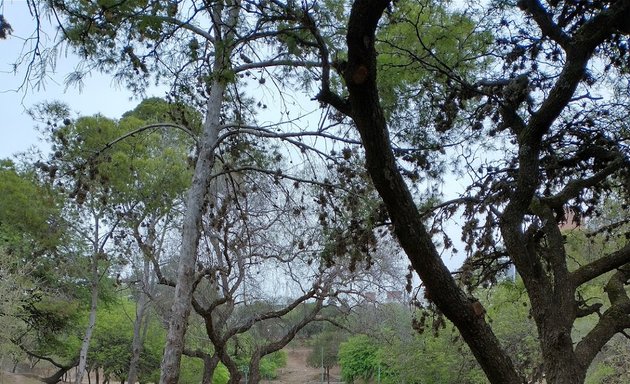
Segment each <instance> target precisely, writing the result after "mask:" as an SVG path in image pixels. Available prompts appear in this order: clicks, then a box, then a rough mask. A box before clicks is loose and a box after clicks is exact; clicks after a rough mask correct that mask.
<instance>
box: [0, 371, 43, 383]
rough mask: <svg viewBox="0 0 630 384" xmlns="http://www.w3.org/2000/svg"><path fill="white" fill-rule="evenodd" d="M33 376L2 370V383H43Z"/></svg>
mask: <svg viewBox="0 0 630 384" xmlns="http://www.w3.org/2000/svg"><path fill="white" fill-rule="evenodd" d="M31 376H32V375H22V374H18V373H11V372H6V371H0V384H41V381H39V380H38V379H36V378H34V377H31Z"/></svg>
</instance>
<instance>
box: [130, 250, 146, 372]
mask: <svg viewBox="0 0 630 384" xmlns="http://www.w3.org/2000/svg"><path fill="white" fill-rule="evenodd" d="M150 272H151V268H150V261H149V259H148V258H147V257H145V258H144V266H143V276H142V285H143V287H142V289H141V290H140V297H139V298H138V304H137V306H136V318H135V320H134V323H133V341H132V342H131V360H130V361H129V373H128V374H127V383H129V384H134V383H135V382H136V381H137V380H138V364H139V362H140V354H141V353H142V345H143V343H144V337H143V336H144V335H143V332H142V323H143V321H144V318H145V313H146V308H147V305H148V302H149V297H148V295H147V294H146V290H147V289H148V287H149V284H148V282H149V273H150Z"/></svg>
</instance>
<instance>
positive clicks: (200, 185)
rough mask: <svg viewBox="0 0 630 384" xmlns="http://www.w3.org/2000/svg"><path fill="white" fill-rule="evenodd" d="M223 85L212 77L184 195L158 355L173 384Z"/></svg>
mask: <svg viewBox="0 0 630 384" xmlns="http://www.w3.org/2000/svg"><path fill="white" fill-rule="evenodd" d="M225 88H226V84H225V83H224V82H220V81H214V82H213V84H212V87H211V90H210V96H209V98H208V103H207V115H206V120H205V123H204V133H203V139H202V141H201V143H200V145H201V147H200V149H199V157H198V159H197V164H196V166H195V173H194V176H193V181H192V185H191V186H190V189H189V190H188V197H187V199H186V213H185V217H184V226H183V230H182V244H181V251H180V256H179V267H178V270H177V285H176V286H175V297H174V299H173V306H172V307H171V314H170V322H169V328H168V335H167V339H166V346H165V348H164V357H163V358H162V366H161V377H160V384H176V383H177V382H178V379H179V364H180V361H181V357H182V351H183V348H184V335H185V334H186V325H187V321H188V316H189V315H190V310H191V303H192V295H193V286H194V281H195V261H196V258H197V246H198V244H199V236H200V229H201V219H202V215H203V213H204V211H205V209H204V208H205V200H206V195H207V191H208V186H209V184H210V180H211V176H212V168H213V166H214V151H213V149H214V147H215V145H216V143H217V139H218V135H219V131H218V129H219V118H220V111H221V105H222V104H223V94H224V92H225Z"/></svg>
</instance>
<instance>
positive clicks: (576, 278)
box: [571, 243, 630, 287]
mask: <svg viewBox="0 0 630 384" xmlns="http://www.w3.org/2000/svg"><path fill="white" fill-rule="evenodd" d="M627 263H630V243H628V244H626V245H625V246H624V247H623V248H621V249H619V250H617V251H615V252H613V253H610V254H608V255H606V256H604V257H601V258H599V259H597V260H595V261H593V262H591V263H589V264H586V265H583V266H581V267H580V268H578V269H576V270H575V271H573V272H572V273H571V279H572V280H573V285H574V286H575V287H579V286H580V285H582V284H584V283H587V282H589V281H590V280H592V279H594V278H596V277H598V276H601V275H603V274H604V273H606V272H610V271H612V270H614V269H616V268H619V267H621V266H622V265H624V264H627Z"/></svg>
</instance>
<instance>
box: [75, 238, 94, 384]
mask: <svg viewBox="0 0 630 384" xmlns="http://www.w3.org/2000/svg"><path fill="white" fill-rule="evenodd" d="M97 244H98V243H97ZM98 257H99V252H94V254H93V255H92V266H91V267H92V296H91V302H90V317H89V320H88V326H87V329H86V330H85V336H84V337H83V342H82V344H81V352H80V354H79V366H78V367H77V376H76V379H75V383H76V384H81V383H82V382H83V376H84V374H85V369H86V367H87V354H88V350H89V349H90V340H91V339H92V332H94V326H95V325H96V308H97V306H98V280H99V275H98Z"/></svg>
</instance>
